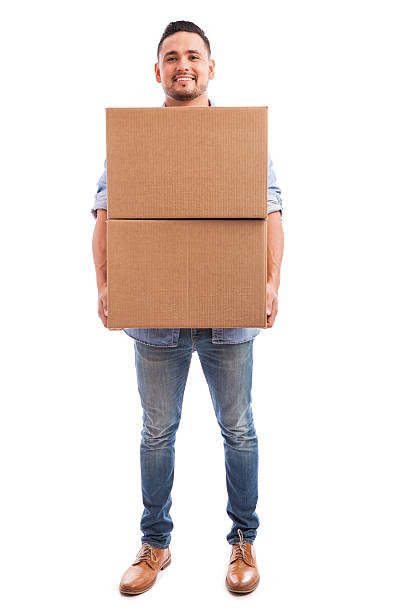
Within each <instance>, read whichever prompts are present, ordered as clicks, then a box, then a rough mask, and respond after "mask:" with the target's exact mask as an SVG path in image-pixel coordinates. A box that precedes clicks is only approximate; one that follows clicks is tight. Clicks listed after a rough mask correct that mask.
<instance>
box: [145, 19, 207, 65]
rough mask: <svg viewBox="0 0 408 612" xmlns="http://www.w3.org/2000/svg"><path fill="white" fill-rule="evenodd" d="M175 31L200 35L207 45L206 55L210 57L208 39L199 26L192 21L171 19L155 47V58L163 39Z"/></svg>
mask: <svg viewBox="0 0 408 612" xmlns="http://www.w3.org/2000/svg"><path fill="white" fill-rule="evenodd" d="M176 32H194V33H195V34H198V35H199V36H201V38H202V39H203V41H204V42H205V46H206V47H207V51H208V57H211V47H210V41H209V40H208V38H207V37H206V35H205V33H204V31H203V30H202V29H201V28H199V27H198V25H196V24H195V23H193V22H192V21H171V22H170V23H169V24H168V26H167V27H166V29H165V30H164V32H163V36H162V37H161V39H160V42H159V45H158V47H157V59H159V53H160V48H161V46H162V43H163V40H164V39H165V38H167V37H168V36H171V35H172V34H175V33H176Z"/></svg>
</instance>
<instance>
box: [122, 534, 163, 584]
mask: <svg viewBox="0 0 408 612" xmlns="http://www.w3.org/2000/svg"><path fill="white" fill-rule="evenodd" d="M170 563H171V555H170V549H169V548H153V546H150V544H148V543H147V542H144V543H143V546H142V548H141V549H140V550H139V552H138V554H137V557H136V560H135V561H134V563H132V565H131V566H130V567H128V569H127V570H126V572H125V573H124V574H123V576H122V580H121V581H120V585H119V590H120V592H121V593H124V594H126V595H138V594H139V593H144V592H145V591H147V590H148V589H150V587H152V586H153V585H154V583H155V582H156V578H157V574H158V573H159V571H160V570H163V569H164V568H165V567H167V566H168V565H170Z"/></svg>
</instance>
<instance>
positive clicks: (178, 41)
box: [154, 21, 215, 102]
mask: <svg viewBox="0 0 408 612" xmlns="http://www.w3.org/2000/svg"><path fill="white" fill-rule="evenodd" d="M210 58H211V47H210V42H209V40H208V38H207V37H206V35H205V34H204V32H203V30H201V28H199V27H198V26H196V25H195V24H194V23H192V22H191V21H173V22H171V23H169V25H168V26H167V27H166V29H165V31H164V32H163V36H162V37H161V40H160V42H159V45H158V47H157V63H156V64H155V66H154V69H155V73H156V81H157V82H158V83H161V84H162V87H163V90H164V92H165V94H166V96H168V97H169V98H172V99H173V100H178V101H180V102H182V101H184V102H185V101H188V100H194V99H195V98H198V97H199V96H203V95H204V94H206V92H207V88H208V81H209V79H213V78H214V65H215V62H214V60H213V59H210ZM183 77H184V80H183ZM180 79H181V80H180Z"/></svg>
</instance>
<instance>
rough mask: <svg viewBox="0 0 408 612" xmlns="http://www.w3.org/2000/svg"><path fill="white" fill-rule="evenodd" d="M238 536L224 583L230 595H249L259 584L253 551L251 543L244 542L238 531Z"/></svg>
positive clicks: (240, 532) (233, 546)
mask: <svg viewBox="0 0 408 612" xmlns="http://www.w3.org/2000/svg"><path fill="white" fill-rule="evenodd" d="M238 535H239V542H237V543H236V544H232V551H231V557H230V561H229V566H228V571H227V577H226V579H225V581H226V584H227V588H228V590H229V591H231V593H251V592H252V591H254V590H255V589H256V587H257V586H258V583H259V572H258V567H257V564H256V558H255V549H254V545H253V544H252V543H251V542H244V538H243V535H242V531H241V530H240V529H238Z"/></svg>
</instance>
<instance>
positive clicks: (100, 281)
mask: <svg viewBox="0 0 408 612" xmlns="http://www.w3.org/2000/svg"><path fill="white" fill-rule="evenodd" d="M96 214H97V217H96V223H95V229H94V233H93V238H92V253H93V258H94V263H95V272H96V285H97V287H98V315H99V317H100V319H101V321H102V323H103V324H104V326H105V327H107V326H108V319H107V316H108V298H107V295H108V285H107V261H106V210H103V209H102V208H98V210H97V211H96Z"/></svg>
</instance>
